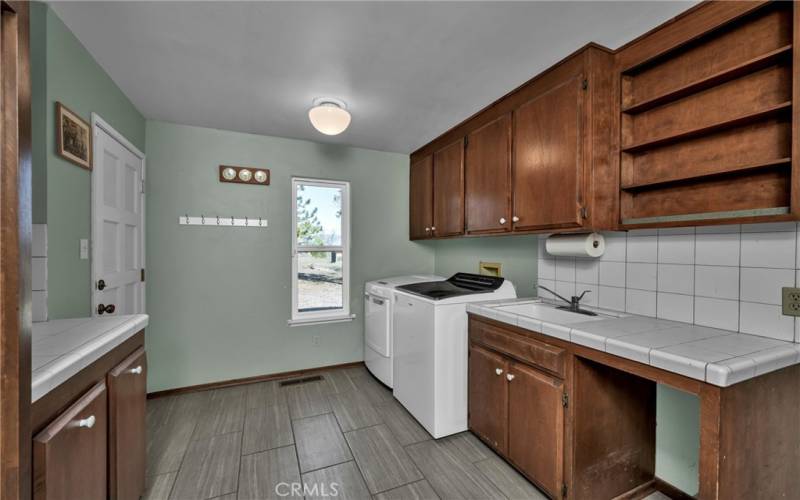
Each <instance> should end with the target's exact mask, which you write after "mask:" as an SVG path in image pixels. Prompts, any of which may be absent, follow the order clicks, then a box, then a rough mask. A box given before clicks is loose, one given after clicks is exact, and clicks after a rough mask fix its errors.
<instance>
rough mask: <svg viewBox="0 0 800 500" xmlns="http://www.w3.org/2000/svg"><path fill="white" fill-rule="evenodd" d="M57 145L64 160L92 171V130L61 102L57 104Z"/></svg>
mask: <svg viewBox="0 0 800 500" xmlns="http://www.w3.org/2000/svg"><path fill="white" fill-rule="evenodd" d="M56 144H57V146H56V147H57V152H58V154H59V155H60V156H62V157H63V158H64V159H66V160H69V161H71V162H72V163H74V164H75V165H78V166H79V167H83V168H85V169H86V170H91V169H92V128H91V127H90V126H89V124H88V123H86V122H85V121H84V120H83V119H81V117H80V116H78V115H76V114H75V113H73V112H72V111H71V110H70V109H69V108H68V107H66V106H64V105H63V104H61V103H60V102H56Z"/></svg>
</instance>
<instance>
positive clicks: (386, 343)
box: [364, 274, 444, 387]
mask: <svg viewBox="0 0 800 500" xmlns="http://www.w3.org/2000/svg"><path fill="white" fill-rule="evenodd" d="M441 280H444V278H442V277H441V276H434V275H425V274H422V275H413V276H396V277H393V278H384V279H380V280H377V281H369V282H367V283H366V284H365V285H364V363H365V364H366V365H367V369H368V370H369V371H370V373H372V374H373V375H375V377H376V378H377V379H378V380H380V381H381V382H383V383H384V384H386V385H387V386H389V387H392V386H393V377H392V373H393V369H392V347H393V341H392V313H393V310H394V291H395V288H396V287H398V286H401V285H409V284H411V283H421V282H428V281H441Z"/></svg>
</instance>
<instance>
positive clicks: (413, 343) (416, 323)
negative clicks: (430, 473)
mask: <svg viewBox="0 0 800 500" xmlns="http://www.w3.org/2000/svg"><path fill="white" fill-rule="evenodd" d="M516 297H517V292H516V290H515V289H514V285H513V284H512V283H511V282H510V281H508V280H504V279H503V278H497V277H493V276H481V275H477V274H467V273H458V274H455V275H453V276H452V277H451V278H449V279H448V280H446V281H439V282H430V283H415V284H409V285H403V286H400V287H399V288H397V289H396V290H395V304H394V306H395V308H394V397H395V398H396V399H397V400H398V401H400V403H402V404H403V406H405V407H406V409H407V410H408V411H409V412H410V413H411V414H412V415H414V417H415V418H416V419H417V420H418V421H419V423H420V424H422V426H423V427H425V429H426V430H427V431H428V432H429V433H430V434H431V435H432V436H433V437H434V438H437V439H438V438H440V437H444V436H448V435H450V434H455V433H457V432H462V431H465V430H467V372H468V366H467V363H468V358H467V355H468V346H469V341H468V334H467V303H468V302H480V301H485V300H496V299H513V298H516Z"/></svg>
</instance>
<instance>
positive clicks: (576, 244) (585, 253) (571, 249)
mask: <svg viewBox="0 0 800 500" xmlns="http://www.w3.org/2000/svg"><path fill="white" fill-rule="evenodd" d="M545 249H546V250H547V253H549V254H550V255H559V256H565V257H600V256H601V255H603V252H604V251H605V249H606V242H605V239H603V235H602V234H598V233H589V234H554V235H552V236H550V237H548V238H547V241H546V242H545Z"/></svg>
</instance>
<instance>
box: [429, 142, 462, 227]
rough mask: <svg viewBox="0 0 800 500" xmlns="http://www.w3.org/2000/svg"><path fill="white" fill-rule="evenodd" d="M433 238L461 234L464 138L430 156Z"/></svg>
mask: <svg viewBox="0 0 800 500" xmlns="http://www.w3.org/2000/svg"><path fill="white" fill-rule="evenodd" d="M432 232H433V235H434V236H456V235H459V234H464V139H463V138H460V139H458V140H456V141H454V142H452V143H450V144H448V145H447V146H445V147H443V148H442V149H440V150H438V151H436V152H435V153H434V154H433V227H432Z"/></svg>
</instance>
